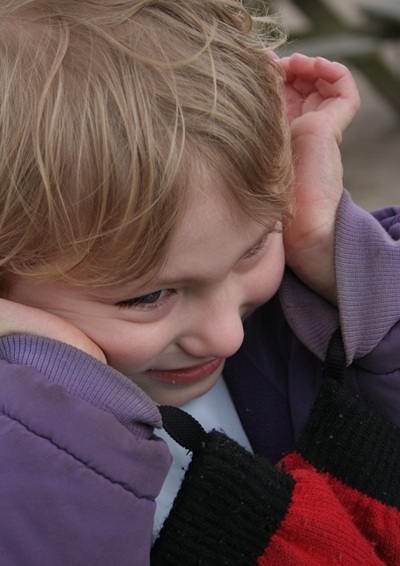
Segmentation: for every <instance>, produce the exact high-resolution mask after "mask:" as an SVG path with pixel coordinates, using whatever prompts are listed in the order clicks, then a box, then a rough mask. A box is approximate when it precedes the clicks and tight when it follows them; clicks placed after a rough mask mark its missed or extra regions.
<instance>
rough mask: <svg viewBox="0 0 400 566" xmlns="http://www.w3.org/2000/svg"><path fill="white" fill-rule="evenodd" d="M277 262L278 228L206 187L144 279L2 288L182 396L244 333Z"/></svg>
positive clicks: (127, 370)
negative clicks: (157, 268)
mask: <svg viewBox="0 0 400 566" xmlns="http://www.w3.org/2000/svg"><path fill="white" fill-rule="evenodd" d="M216 194H217V196H216ZM272 228H274V226H271V229H272ZM283 269H284V251H283V243H282V235H281V234H279V233H270V234H269V233H268V230H266V229H265V227H263V226H261V225H260V224H258V223H257V222H255V221H254V220H252V219H251V218H250V217H248V216H247V215H245V214H244V213H243V212H242V211H241V210H240V209H239V208H238V206H237V205H235V204H231V205H230V206H228V205H227V201H226V200H225V199H224V198H223V197H222V196H221V195H220V194H218V193H217V191H215V190H213V191H212V193H211V191H210V190H207V188H205V189H204V191H203V192H202V193H196V195H195V196H194V197H193V199H192V200H191V202H190V204H189V207H188V210H187V212H186V214H185V216H184V218H183V220H182V222H181V224H180V226H179V227H178V230H177V232H176V235H175V237H174V239H173V241H172V243H171V247H170V250H169V253H168V256H167V261H166V263H165V267H164V268H163V269H162V271H161V272H160V273H159V275H158V276H157V277H156V279H155V280H154V282H152V283H151V284H150V285H146V284H144V283H143V282H142V281H140V280H134V281H132V283H131V284H125V285H123V286H115V287H113V288H107V289H106V290H105V289H87V290H82V289H79V288H72V287H66V286H64V285H62V284H61V283H38V284H33V283H32V282H27V281H25V280H22V279H20V280H18V281H16V282H15V283H14V284H13V285H12V286H11V288H10V294H9V296H8V298H9V299H11V300H13V301H16V302H19V303H22V304H26V305H30V306H34V307H37V308H40V309H43V310H45V311H48V312H51V313H54V314H56V315H58V316H60V317H62V318H64V319H66V320H67V321H69V322H71V323H72V324H74V325H75V326H77V327H78V328H80V329H81V330H82V331H83V332H85V333H86V334H87V335H88V336H89V338H91V339H92V340H93V341H94V342H95V343H96V344H98V346H100V348H101V349H102V350H103V351H104V353H105V355H106V357H107V361H108V363H109V365H110V366H112V367H114V368H115V369H117V370H119V371H121V372H122V373H123V374H125V375H126V376H128V377H129V378H131V379H132V380H133V381H134V382H136V383H137V384H138V385H139V386H140V387H142V388H143V389H144V390H145V391H146V392H147V393H148V395H150V397H152V398H153V399H154V400H155V401H156V402H157V403H160V404H170V405H176V406H180V405H183V404H184V403H186V402H188V401H190V400H191V399H194V398H195V397H198V396H200V395H202V394H203V393H205V392H206V391H208V390H209V389H210V388H211V387H212V386H213V385H214V383H215V382H216V381H217V379H218V377H219V376H220V375H221V372H222V369H223V363H224V359H225V358H227V357H228V356H231V355H232V354H234V353H235V352H236V351H237V350H238V348H239V347H240V345H241V343H242V340H243V325H242V320H243V319H244V318H245V317H246V316H247V315H248V314H249V313H250V312H252V311H253V310H254V309H255V308H256V307H257V306H259V305H261V304H262V303H264V302H265V301H267V300H268V299H270V298H271V297H272V295H273V294H274V293H275V292H276V290H277V289H278V287H279V285H280V282H281V278H282V274H283Z"/></svg>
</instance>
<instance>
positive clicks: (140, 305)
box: [116, 289, 173, 310]
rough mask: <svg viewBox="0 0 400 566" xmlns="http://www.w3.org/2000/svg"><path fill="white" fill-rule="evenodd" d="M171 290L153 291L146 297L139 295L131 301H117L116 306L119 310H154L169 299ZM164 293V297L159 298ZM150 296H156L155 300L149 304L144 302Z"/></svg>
mask: <svg viewBox="0 0 400 566" xmlns="http://www.w3.org/2000/svg"><path fill="white" fill-rule="evenodd" d="M172 292H173V291H172V290H170V289H160V290H158V291H153V292H152V293H147V294H146V295H141V296H140V297H134V298H133V299H126V300H125V301H119V302H118V303H117V304H116V305H117V307H120V308H122V309H123V308H136V309H141V310H155V309H158V308H160V307H161V306H162V304H163V303H164V301H165V300H167V299H168V298H169V296H170V295H171V294H172ZM163 293H165V295H164V296H161V295H162V294H163ZM152 295H156V296H157V298H156V299H155V300H154V301H150V302H149V303H146V302H145V299H147V298H148V297H151V296H152Z"/></svg>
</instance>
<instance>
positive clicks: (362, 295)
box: [280, 192, 400, 367]
mask: <svg viewBox="0 0 400 566" xmlns="http://www.w3.org/2000/svg"><path fill="white" fill-rule="evenodd" d="M399 212H400V209H396V208H389V209H385V210H382V211H380V212H379V213H376V214H375V215H371V214H369V213H367V212H365V211H364V210H362V209H361V208H359V207H358V206H357V205H355V204H354V203H353V202H352V201H351V199H350V197H349V195H348V193H347V192H345V193H344V195H343V198H342V200H341V203H340V207H339V211H338V216H337V224H336V243H335V267H336V280H337V293H338V309H336V308H335V307H334V306H332V305H331V304H330V303H329V302H327V301H325V300H324V299H322V298H321V297H319V296H317V295H316V294H315V293H313V292H312V291H311V290H310V289H309V288H308V287H306V286H305V285H303V284H302V283H301V282H300V281H299V280H298V279H297V278H296V276H295V275H294V274H291V273H288V274H287V275H286V276H285V279H284V282H283V284H282V286H281V291H280V296H281V303H282V308H283V310H284V313H285V316H286V318H287V320H288V322H289V324H290V325H291V327H292V329H293V331H294V332H295V334H296V335H297V337H298V338H299V339H300V341H301V342H303V344H305V345H306V346H307V348H308V349H310V350H311V351H312V352H313V353H314V354H315V355H316V356H318V357H319V358H320V359H324V357H325V353H326V350H327V345H328V342H329V339H330V337H331V335H332V333H333V331H334V329H335V328H337V327H338V326H339V325H341V327H342V332H343V337H344V342H345V348H346V355H347V362H348V363H352V361H353V360H354V359H357V358H361V357H364V356H366V355H367V354H368V353H370V352H371V351H372V350H373V349H374V348H375V347H376V346H377V345H378V344H379V343H380V341H381V340H382V339H383V337H384V336H385V335H386V334H387V333H388V332H389V330H391V329H392V328H393V327H394V326H395V325H396V324H397V323H398V321H399V320H400V285H399V281H400V240H399V234H400V216H399ZM397 352H398V356H399V364H398V365H397V367H399V366H400V349H398V348H397ZM393 355H396V352H393Z"/></svg>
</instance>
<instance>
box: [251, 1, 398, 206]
mask: <svg viewBox="0 0 400 566" xmlns="http://www.w3.org/2000/svg"><path fill="white" fill-rule="evenodd" d="M244 3H245V4H247V5H249V6H250V7H251V8H254V9H256V10H260V12H261V13H265V12H266V10H267V11H268V12H269V13H274V14H276V15H277V17H278V18H279V22H280V27H282V28H284V29H285V30H286V33H287V34H288V38H289V42H288V44H287V46H286V47H285V49H284V50H282V51H281V52H280V54H281V55H285V54H288V53H291V52H295V51H298V52H300V53H305V54H307V55H311V56H313V55H320V56H323V57H327V58H328V59H332V60H336V61H341V62H343V63H345V64H346V65H347V66H348V67H350V69H351V70H352V72H353V74H354V77H355V80H356V82H357V85H358V87H359V90H360V94H361V104H362V107H361V110H360V112H359V114H358V115H357V117H356V118H355V120H354V121H353V123H352V124H351V126H350V127H349V128H348V130H346V132H345V135H344V138H343V142H342V145H341V151H342V158H343V166H344V181H345V186H346V188H348V189H349V191H350V192H351V194H352V197H353V200H354V201H355V202H356V203H357V204H359V205H360V206H362V207H363V208H365V209H367V210H374V209H376V208H379V207H382V206H387V205H393V204H397V205H400V0H375V1H374V0H244Z"/></svg>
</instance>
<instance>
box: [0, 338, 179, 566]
mask: <svg viewBox="0 0 400 566" xmlns="http://www.w3.org/2000/svg"><path fill="white" fill-rule="evenodd" d="M15 339H17V337H8V338H7V339H6V340H5V342H4V339H3V341H2V344H1V345H0V347H1V348H2V349H3V350H2V353H3V359H2V360H1V361H0V407H1V410H0V462H1V465H0V501H1V505H0V562H1V564H5V565H7V566H14V565H15V566H17V565H18V566H54V565H55V564H66V565H67V564H68V566H69V565H71V566H74V565H82V566H83V565H85V566H86V565H88V564H96V566H97V565H99V566H101V565H104V566H106V565H107V566H109V565H110V564H118V565H119V566H120V565H121V566H122V565H130V566H132V565H134V564H140V565H142V564H143V565H146V564H148V563H149V555H150V546H151V536H152V524H153V515H154V510H155V502H154V499H155V497H156V496H157V495H158V492H159V490H160V488H161V485H162V482H163V480H164V477H165V474H166V472H167V469H168V467H169V453H168V449H167V447H166V445H165V444H164V443H163V442H162V441H161V440H159V439H157V438H155V437H154V436H153V434H152V425H151V423H150V422H149V421H147V422H146V420H145V418H144V417H143V411H142V414H140V408H137V409H136V412H135V410H133V406H134V404H135V403H136V404H138V400H137V396H136V395H135V393H136V391H135V389H134V388H133V390H132V391H131V396H132V397H134V399H135V401H134V402H132V404H131V407H130V409H129V412H130V413H131V419H132V422H131V430H127V427H125V426H123V424H121V422H119V421H118V420H117V418H116V416H115V414H116V413H118V410H117V409H116V407H115V406H114V407H113V410H111V409H110V411H107V410H106V406H107V396H109V399H108V404H109V405H110V407H111V406H112V405H113V404H114V405H115V403H116V399H117V398H118V394H117V391H116V390H114V392H113V393H114V394H113V395H112V394H111V390H110V389H109V388H108V387H107V386H105V387H103V388H101V387H100V383H101V382H102V381H103V380H104V384H107V372H108V371H109V370H110V374H109V375H108V377H109V379H110V380H111V381H112V380H114V381H115V380H116V375H115V373H114V374H113V371H112V370H111V368H109V370H108V368H107V366H105V365H104V364H100V365H97V364H98V362H97V361H96V360H94V359H92V358H90V356H86V355H85V354H83V353H82V352H80V351H78V350H75V349H74V348H71V347H69V346H65V345H62V344H61V343H56V342H55V341H47V340H43V339H41V338H38V337H20V338H18V340H19V342H20V346H21V343H24V345H25V349H24V355H26V356H28V357H29V356H32V355H33V352H35V354H34V355H35V356H36V357H37V356H38V354H37V352H38V349H40V348H39V346H40V347H41V348H42V350H41V351H42V355H41V356H39V357H40V359H41V363H42V366H43V367H42V368H41V370H40V371H39V370H38V369H37V368H35V367H32V366H31V365H25V364H23V363H21V361H20V362H19V363H16V361H15V360H14V363H11V361H10V359H9V360H5V359H4V357H5V356H6V354H5V350H7V347H10V343H11V342H12V341H13V340H14V341H15ZM14 346H15V344H14ZM46 347H47V350H51V351H52V354H51V357H49V356H47V358H46V354H45V352H46ZM14 351H15V347H14ZM20 353H21V352H20ZM8 357H9V358H10V355H8ZM30 361H32V359H31V360H30ZM36 361H37V365H40V363H39V361H38V360H36ZM93 363H94V366H93V365H92V364H93ZM57 366H58V367H59V371H60V372H61V373H63V371H62V369H60V368H61V367H62V368H65V366H69V372H70V375H71V380H72V381H73V382H74V385H70V386H69V387H70V388H71V389H72V390H73V391H72V392H71V391H68V390H67V388H66V387H65V386H63V385H60V384H59V383H57V375H56V373H57V372H56V370H55V367H57ZM89 366H90V367H92V369H91V372H89V373H90V375H91V376H92V377H91V379H92V381H91V380H89V379H88V375H87V372H88V371H89V370H88V368H89ZM100 366H104V367H103V369H102V370H101V371H97V372H96V371H95V370H96V367H97V368H99V367H100ZM49 368H50V369H49ZM71 368H75V374H74V373H73V372H72V370H71ZM101 372H103V373H101ZM46 373H47V375H46ZM96 373H97V378H98V383H97V384H96V379H95V377H96ZM49 374H51V376H50V375H49ZM79 375H80V377H81V379H82V381H83V387H82V391H79V390H77V389H76V384H77V383H78V382H79ZM50 377H51V379H50ZM58 377H59V375H58ZM65 377H66V376H65ZM121 378H122V379H124V378H123V376H121ZM123 387H124V388H125V397H127V390H126V388H127V384H126V383H125V382H124V383H123ZM100 389H103V392H102V393H101V392H100ZM83 390H85V391H83ZM104 391H105V393H104ZM82 397H86V399H85V400H84V399H82ZM89 399H93V404H92V403H91V402H89ZM142 401H143V400H142ZM140 402H141V400H140V399H139V404H140ZM118 403H119V401H118V399H117V404H118ZM96 405H102V408H99V406H96ZM126 405H127V406H128V405H129V399H127V400H126ZM113 412H114V413H115V414H113ZM121 412H122V410H120V411H119V413H121ZM120 416H121V415H120ZM135 421H136V423H137V429H135V427H134V422H135ZM140 421H141V422H140Z"/></svg>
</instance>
